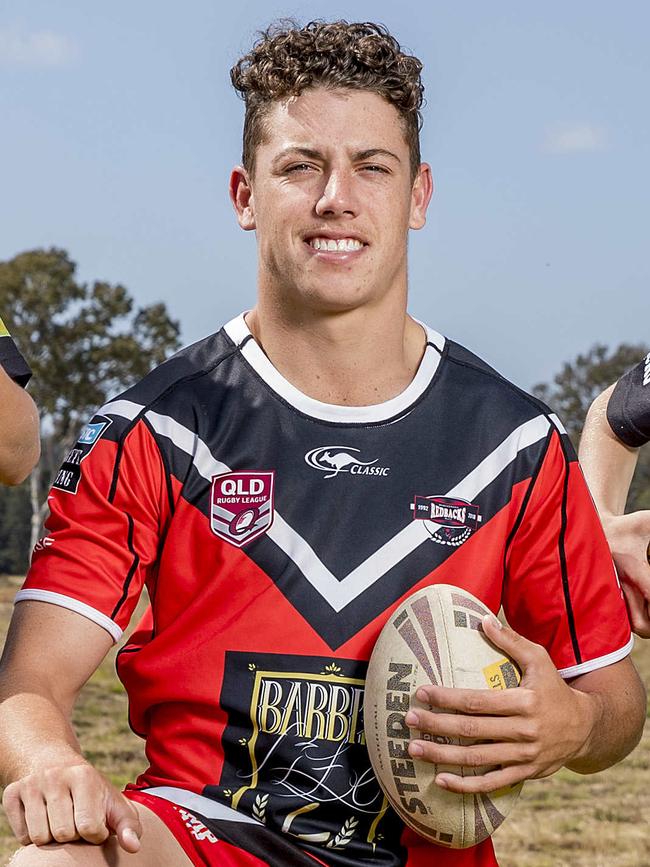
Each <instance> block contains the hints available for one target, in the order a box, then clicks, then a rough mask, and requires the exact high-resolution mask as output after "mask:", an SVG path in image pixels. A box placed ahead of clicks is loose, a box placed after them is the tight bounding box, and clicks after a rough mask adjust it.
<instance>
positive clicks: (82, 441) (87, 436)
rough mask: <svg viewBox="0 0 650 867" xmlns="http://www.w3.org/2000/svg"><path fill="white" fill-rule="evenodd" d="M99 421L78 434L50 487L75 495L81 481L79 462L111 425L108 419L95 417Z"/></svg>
mask: <svg viewBox="0 0 650 867" xmlns="http://www.w3.org/2000/svg"><path fill="white" fill-rule="evenodd" d="M95 418H96V419H99V421H94V422H91V423H90V424H87V425H86V426H85V427H84V429H83V430H82V431H81V433H80V434H79V439H78V440H77V442H76V443H75V445H74V446H73V448H71V449H70V451H69V452H68V454H67V455H66V456H65V459H64V461H63V463H62V464H61V469H60V470H59V472H58V473H57V474H56V477H55V479H54V481H53V482H52V487H53V488H56V489H57V490H58V491H65V492H66V493H67V494H76V493H77V489H78V488H79V482H80V481H81V462H82V461H83V460H84V459H85V458H87V457H88V455H89V454H90V453H91V451H92V450H93V449H94V447H95V446H96V444H97V443H98V442H99V439H100V437H101V435H102V434H103V433H104V431H105V430H106V428H107V427H109V425H110V424H112V422H111V419H110V418H106V416H103V415H96V416H95Z"/></svg>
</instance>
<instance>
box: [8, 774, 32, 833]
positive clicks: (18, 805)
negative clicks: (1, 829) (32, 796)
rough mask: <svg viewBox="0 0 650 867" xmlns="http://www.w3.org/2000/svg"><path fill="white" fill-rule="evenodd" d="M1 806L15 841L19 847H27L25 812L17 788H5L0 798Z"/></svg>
mask: <svg viewBox="0 0 650 867" xmlns="http://www.w3.org/2000/svg"><path fill="white" fill-rule="evenodd" d="M2 806H3V808H4V811H5V813H6V816H7V821H8V822H9V825H10V826H11V830H12V831H13V833H14V836H15V837H16V840H18V842H19V843H20V844H21V846H27V845H29V843H30V842H31V840H30V837H29V831H28V830H27V822H26V821H25V810H24V808H23V802H22V801H21V799H20V795H19V794H18V787H17V786H13V785H12V786H7V788H6V789H5V791H4V795H3V798H2Z"/></svg>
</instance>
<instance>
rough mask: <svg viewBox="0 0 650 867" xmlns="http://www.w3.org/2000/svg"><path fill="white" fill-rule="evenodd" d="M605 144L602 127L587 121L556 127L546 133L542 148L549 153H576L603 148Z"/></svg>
mask: <svg viewBox="0 0 650 867" xmlns="http://www.w3.org/2000/svg"><path fill="white" fill-rule="evenodd" d="M606 146H607V140H606V136H605V133H604V131H603V130H602V129H598V127H595V126H592V125H591V124H589V123H574V124H567V125H566V126H562V127H558V128H556V129H554V130H551V131H549V132H548V133H547V134H546V140H545V142H544V150H545V151H546V153H549V154H576V153H587V152H589V151H600V150H604V149H605V148H606Z"/></svg>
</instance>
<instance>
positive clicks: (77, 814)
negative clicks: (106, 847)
mask: <svg viewBox="0 0 650 867" xmlns="http://www.w3.org/2000/svg"><path fill="white" fill-rule="evenodd" d="M71 791H72V803H73V809H74V823H75V827H76V829H77V833H78V834H79V836H80V837H81V838H82V840H86V841H87V842H88V843H96V844H99V843H103V842H104V841H105V840H106V839H107V838H108V835H109V831H108V827H107V825H106V822H105V818H106V810H105V809H104V792H103V791H100V790H99V788H98V786H97V780H96V778H94V777H90V778H89V777H88V776H87V775H79V777H78V778H77V779H75V780H74V782H73V784H72V786H71Z"/></svg>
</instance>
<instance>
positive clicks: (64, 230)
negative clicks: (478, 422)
mask: <svg viewBox="0 0 650 867" xmlns="http://www.w3.org/2000/svg"><path fill="white" fill-rule="evenodd" d="M286 16H293V17H296V18H298V19H299V20H300V21H302V22H306V21H308V20H311V19H313V18H327V19H330V20H332V19H336V18H346V19H347V20H357V21H361V20H372V21H378V22H381V23H383V24H385V25H387V26H388V27H389V29H390V30H391V31H392V32H393V33H394V35H395V36H396V37H397V38H398V39H399V41H400V43H401V44H402V46H403V47H404V48H405V49H407V50H409V51H410V52H412V53H414V54H416V55H417V56H418V57H419V58H420V59H421V60H422V61H423V63H424V72H423V80H424V84H425V88H426V99H427V105H426V107H425V109H424V117H425V121H424V127H423V130H422V152H423V158H424V159H426V161H427V162H429V163H430V164H431V166H432V169H433V174H434V178H435V183H436V191H435V194H434V198H433V200H432V203H431V206H430V210H429V218H428V222H427V226H426V227H425V228H424V229H422V230H421V231H418V232H413V233H412V234H411V239H410V242H409V245H410V269H409V283H410V311H411V313H412V314H413V315H415V316H416V317H418V318H419V319H422V320H424V321H426V322H427V323H428V324H429V325H430V326H432V327H433V328H434V329H436V330H437V331H440V332H442V333H444V334H446V335H447V336H448V337H450V338H452V339H454V340H457V341H459V342H460V343H462V344H464V345H466V346H468V347H469V348H470V349H471V350H472V351H474V352H476V353H477V354H479V355H480V356H482V357H483V358H484V359H485V360H486V361H488V362H489V363H490V364H492V365H493V366H495V367H496V368H497V369H498V370H499V371H500V372H501V373H503V374H504V375H505V376H507V377H508V378H510V379H511V380H513V381H514V382H516V383H517V384H518V385H520V386H522V387H524V388H530V387H532V386H533V385H534V384H535V383H538V382H540V381H549V380H550V379H551V378H552V377H553V375H554V374H555V373H556V372H558V371H559V369H560V367H561V365H562V363H563V362H565V361H568V360H570V359H573V358H574V357H575V356H576V355H577V354H578V353H580V352H583V351H586V350H588V349H589V348H590V347H591V346H592V345H593V344H594V343H596V342H601V343H605V344H607V345H608V346H610V347H612V348H614V347H615V346H617V345H618V344H619V343H621V342H624V341H625V342H634V343H639V342H648V341H650V329H649V328H648V312H649V310H650V301H649V292H648V288H649V285H650V265H649V257H648V250H649V247H650V245H649V243H648V242H649V238H648V235H649V227H650V220H649V218H648V203H649V202H650V172H649V171H648V154H649V153H650V112H648V109H647V100H648V92H649V89H650V88H649V85H650V53H649V52H648V50H647V33H648V30H649V28H650V4H647V3H645V2H642V0H634V2H633V0H622V2H620V3H618V4H616V5H614V4H612V3H611V2H605V0H572V2H570V3H567V2H566V0H545V2H544V3H522V2H520V0H502V2H492V3H486V2H484V0H466V2H462V0H461V2H451V0H447V2H436V0H433V2H431V0H429V2H426V3H424V2H415V0H401V2H400V3H394V2H391V3H389V2H385V0H375V2H372V3H369V2H355V3H347V4H346V3H338V2H329V3H328V4H327V5H325V4H322V5H315V4H311V3H284V4H278V3H274V2H270V3H269V2H261V0H254V2H253V0H240V2H237V3H234V4H230V6H229V8H227V9H226V10H224V8H223V4H221V3H217V2H216V0H185V2H183V3H182V4H181V3H180V2H168V0H155V2H154V0H138V2H133V0H113V2H112V3H110V4H97V3H88V2H87V0H60V2H57V3H51V2H45V0H30V2H29V3H28V4H26V3H24V2H20V0H0V259H7V258H10V257H12V256H14V255H15V254H16V253H18V252H21V251H23V250H27V249H33V248H36V247H50V246H57V247H63V248H65V249H66V250H68V252H69V253H70V255H71V257H72V258H73V260H74V261H75V262H77V264H78V275H79V277H80V279H82V280H85V281H92V280H95V279H101V280H108V281H110V282H114V283H122V284H123V285H125V286H126V287H127V288H128V289H129V291H130V292H131V293H132V294H133V296H134V297H135V300H136V302H137V303H138V304H139V305H144V304H149V303H152V302H155V301H158V300H163V301H164V302H165V303H166V304H167V306H168V309H169V311H170V313H171V315H172V316H173V317H175V318H177V319H178V320H180V323H181V336H182V340H183V342H184V343H191V342H194V341H195V340H198V339H199V338H201V337H203V336H204V335H206V334H208V333H210V332H212V331H215V330H217V329H218V328H219V327H220V326H221V325H222V324H223V323H224V322H226V321H227V320H228V319H230V318H231V317H232V316H234V315H236V314H237V313H239V312H240V311H241V310H242V309H246V308H249V307H251V306H252V305H253V304H254V300H255V283H256V250H255V239H254V236H253V234H252V233H244V232H242V231H241V229H239V227H238V226H237V224H236V222H235V218H234V214H233V211H232V208H231V205H230V202H229V200H228V192H227V190H228V176H229V173H230V170H231V168H232V166H233V165H235V164H236V163H238V162H239V159H240V153H241V125H242V118H243V104H242V102H241V101H240V100H239V99H238V97H237V96H236V94H235V93H234V91H233V90H232V88H231V86H230V81H229V75H228V72H229V69H230V67H231V66H232V65H233V63H234V62H235V61H236V60H237V59H238V57H239V56H240V55H241V54H243V53H245V52H246V51H247V50H248V49H249V47H250V46H251V44H252V42H253V40H254V38H255V35H256V32H257V31H258V30H259V29H260V28H262V27H265V26H266V25H267V24H268V23H269V22H270V21H271V20H273V19H275V18H278V17H286ZM644 105H646V108H645V109H644V108H643V106H644Z"/></svg>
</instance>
